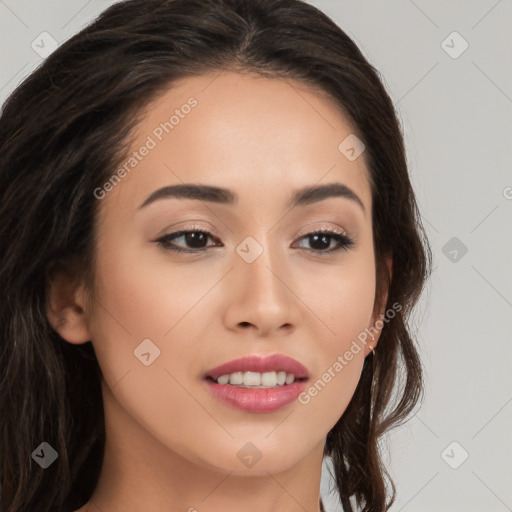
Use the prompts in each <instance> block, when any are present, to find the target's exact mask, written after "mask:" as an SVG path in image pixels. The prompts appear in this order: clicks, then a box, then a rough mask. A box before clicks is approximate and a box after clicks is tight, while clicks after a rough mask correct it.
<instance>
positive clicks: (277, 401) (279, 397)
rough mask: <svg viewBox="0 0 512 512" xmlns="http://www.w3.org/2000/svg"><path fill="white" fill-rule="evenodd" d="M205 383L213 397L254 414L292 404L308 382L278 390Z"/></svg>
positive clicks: (210, 381) (281, 387)
mask: <svg viewBox="0 0 512 512" xmlns="http://www.w3.org/2000/svg"><path fill="white" fill-rule="evenodd" d="M204 382H205V385H206V387H207V388H208V390H209V391H210V392H211V393H212V394H213V396H215V397H216V398H218V399H219V400H221V401H222V402H224V403H225V404H227V405H229V406H231V407H234V408H236V409H239V410H242V411H244V412H252V413H271V412H274V411H277V410H279V409H281V408H283V407H285V406H286V405H289V404H291V403H292V402H294V401H295V400H296V399H297V397H298V396H299V395H300V394H301V393H302V392H303V391H304V389H305V388H306V385H307V381H305V380H301V381H295V382H293V383H292V384H287V385H285V386H280V387H276V388H267V389H258V388H239V387H237V386H231V385H230V384H218V383H217V382H214V381H213V380H206V379H205V381H204Z"/></svg>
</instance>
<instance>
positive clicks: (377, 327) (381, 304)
mask: <svg viewBox="0 0 512 512" xmlns="http://www.w3.org/2000/svg"><path fill="white" fill-rule="evenodd" d="M384 260H385V264H386V268H385V271H386V272H387V275H379V274H378V275H377V279H381V280H382V285H381V288H380V289H381V297H380V300H377V301H376V304H375V308H374V311H373V315H372V320H371V325H370V327H369V329H368V330H369V331H370V332H371V333H372V335H373V337H374V338H373V339H372V338H371V337H370V338H369V341H368V348H367V349H366V350H367V351H366V355H368V354H369V353H370V352H371V351H372V350H374V349H375V347H376V346H377V343H378V342H379V338H380V333H381V331H382V328H383V327H384V322H383V318H384V316H385V314H386V311H385V309H386V304H387V302H388V294H389V286H390V284H391V281H392V279H393V256H392V255H391V254H386V255H385V257H384ZM379 320H380V321H379ZM376 331H377V332H376ZM370 345H371V348H370Z"/></svg>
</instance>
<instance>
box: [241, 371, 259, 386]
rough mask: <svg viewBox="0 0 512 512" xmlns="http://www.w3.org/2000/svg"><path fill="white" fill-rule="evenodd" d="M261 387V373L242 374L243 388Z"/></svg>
mask: <svg viewBox="0 0 512 512" xmlns="http://www.w3.org/2000/svg"><path fill="white" fill-rule="evenodd" d="M259 385H261V373H257V372H245V373H244V386H259Z"/></svg>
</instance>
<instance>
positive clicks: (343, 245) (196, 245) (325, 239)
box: [155, 229, 354, 254]
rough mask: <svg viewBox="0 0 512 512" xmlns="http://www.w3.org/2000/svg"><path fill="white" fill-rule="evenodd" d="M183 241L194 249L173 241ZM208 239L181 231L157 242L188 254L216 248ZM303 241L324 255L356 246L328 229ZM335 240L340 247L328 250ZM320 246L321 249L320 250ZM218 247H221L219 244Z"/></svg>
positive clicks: (206, 235)
mask: <svg viewBox="0 0 512 512" xmlns="http://www.w3.org/2000/svg"><path fill="white" fill-rule="evenodd" d="M180 238H181V239H183V241H184V243H185V244H190V245H192V246H193V247H187V248H183V247H179V246H177V245H176V244H175V243H173V241H175V240H177V239H180ZM208 238H212V239H213V237H212V235H211V234H210V233H209V232H208V231H203V230H188V231H187V230H181V231H176V232H174V233H170V234H168V235H165V236H163V237H161V238H159V239H157V240H155V242H157V243H158V244H159V245H160V246H161V247H163V248H164V249H166V250H170V251H174V252H187V253H199V252H204V251H205V250H206V249H211V248H212V247H215V245H209V246H208V245H207V246H205V245H204V243H205V242H206V241H207V240H208ZM302 239H308V240H309V243H310V244H311V243H312V244H313V245H316V246H317V248H316V249H314V248H313V249H306V250H308V251H310V252H315V253H320V254H322V253H324V254H331V253H333V252H336V251H340V250H344V251H347V250H348V249H349V248H350V247H352V246H353V245H354V241H353V240H352V239H351V238H350V237H348V236H347V235H345V234H343V233H341V232H339V231H335V230H331V229H326V230H323V231H314V232H311V233H307V234H305V235H303V236H302V237H301V238H300V239H299V240H302ZM333 240H335V241H337V242H338V246H337V247H334V248H331V249H329V250H326V249H328V248H329V247H330V246H331V242H332V241H333ZM318 246H319V248H318ZM217 247H219V245H218V244H217Z"/></svg>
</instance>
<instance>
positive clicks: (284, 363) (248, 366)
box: [205, 354, 308, 379]
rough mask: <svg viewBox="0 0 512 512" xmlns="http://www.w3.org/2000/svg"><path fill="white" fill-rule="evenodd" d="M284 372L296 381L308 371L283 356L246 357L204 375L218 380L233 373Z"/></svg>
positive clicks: (302, 377)
mask: <svg viewBox="0 0 512 512" xmlns="http://www.w3.org/2000/svg"><path fill="white" fill-rule="evenodd" d="M280 371H281V372H286V373H292V374H293V375H294V376H295V378H296V379H305V378H307V377H308V369H307V368H306V367H305V366H304V365H302V364H301V363H299V362H298V361H296V360H295V359H292V358H291V357H288V356H285V355H283V354H273V355H270V356H254V355H253V356H246V357H241V358H240V359H234V360H233V361H229V362H227V363H224V364H221V365H220V366H216V367H215V368H212V369H211V370H208V371H207V372H206V373H205V378H206V377H211V378H212V379H218V378H219V377H220V376H221V375H229V374H231V373H235V372H259V373H264V372H280Z"/></svg>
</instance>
